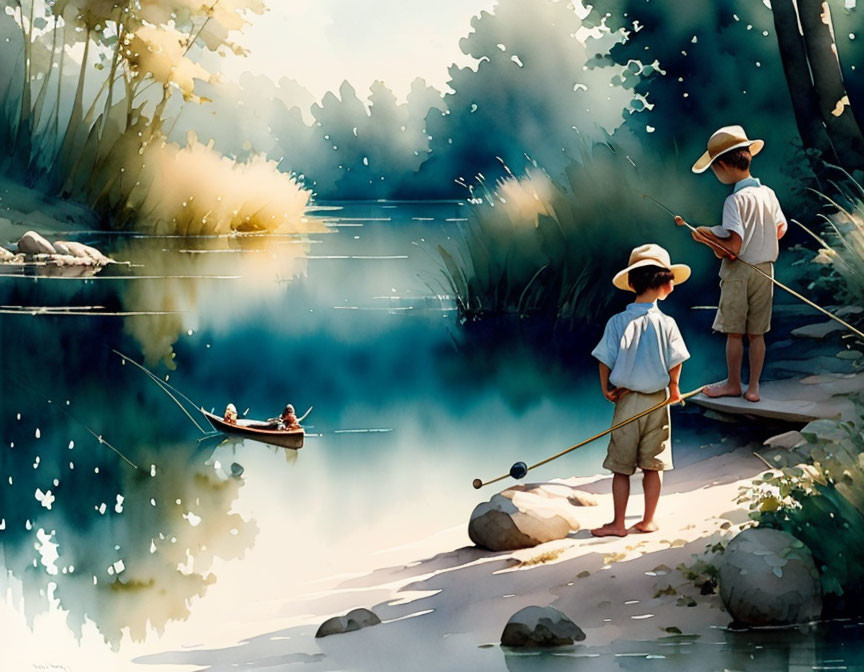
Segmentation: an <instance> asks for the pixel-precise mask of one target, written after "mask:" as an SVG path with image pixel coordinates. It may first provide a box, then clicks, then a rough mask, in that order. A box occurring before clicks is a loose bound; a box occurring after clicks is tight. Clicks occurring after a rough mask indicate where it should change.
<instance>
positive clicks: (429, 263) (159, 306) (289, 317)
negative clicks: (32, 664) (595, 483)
mask: <svg viewBox="0 0 864 672" xmlns="http://www.w3.org/2000/svg"><path fill="white" fill-rule="evenodd" d="M331 207H332V209H329V210H321V211H318V212H316V213H314V215H312V216H313V217H314V218H315V219H317V220H319V221H320V223H321V224H322V227H321V228H322V231H321V233H316V234H310V235H306V236H259V237H245V238H225V237H221V238H219V237H214V238H203V239H195V240H189V239H184V238H172V237H147V236H130V235H107V234H98V233H80V234H77V235H75V238H76V239H78V240H81V241H83V242H87V243H90V244H94V245H96V246H98V247H100V248H101V249H103V250H105V251H107V252H109V253H111V255H112V256H113V257H114V258H115V259H118V260H125V261H129V262H131V264H130V265H129V266H111V267H108V268H105V269H103V270H102V271H101V272H100V273H99V274H97V275H96V276H93V277H70V276H69V275H55V276H48V275H44V274H40V275H36V276H32V277H31V276H24V275H21V274H12V275H7V276H0V295H2V297H0V298H2V301H0V303H2V305H3V310H5V311H7V312H6V313H4V314H0V357H2V370H3V378H2V379H0V386H2V388H0V389H2V399H0V439H2V446H3V449H2V451H0V479H2V480H0V547H2V556H0V561H2V564H3V565H4V567H5V571H4V577H3V579H2V580H0V582H2V583H3V588H4V590H5V591H6V594H7V597H8V598H9V599H8V604H10V605H13V606H14V607H15V608H16V609H17V610H19V611H20V612H22V613H24V614H25V615H26V618H27V620H28V621H29V622H30V623H31V624H32V623H35V622H36V620H37V619H38V617H39V615H40V614H42V613H43V612H46V611H47V610H49V606H50V605H51V604H54V608H55V611H56V607H58V606H59V608H61V609H63V610H66V611H68V612H69V615H68V619H67V623H66V627H67V628H68V630H69V631H70V632H71V633H74V634H75V635H76V636H80V635H81V634H82V633H85V634H86V633H87V632H88V629H89V631H90V635H89V636H90V637H93V636H94V635H93V627H94V626H95V628H96V630H98V636H99V637H101V638H104V639H105V640H106V641H107V642H108V643H109V644H110V645H111V646H112V647H114V648H118V647H120V646H121V645H122V646H123V647H127V646H130V647H133V648H134V647H135V646H138V647H139V650H146V647H147V646H150V647H153V648H155V649H157V650H158V649H163V648H166V647H169V646H180V645H191V644H194V643H195V642H196V641H204V639H205V638H210V639H212V638H213V637H214V636H218V633H219V632H220V630H221V629H225V630H226V631H228V630H229V628H228V627H227V626H226V623H230V624H231V626H232V628H233V629H230V632H231V633H232V634H234V635H236V633H237V632H238V631H239V632H247V633H248V634H250V635H251V634H255V633H260V632H266V631H267V627H269V623H271V622H276V621H278V620H279V618H280V612H279V607H278V605H279V604H280V603H284V602H285V601H286V600H288V599H289V598H291V597H292V596H293V595H296V594H298V593H300V592H308V591H309V590H310V586H313V587H314V585H316V584H315V582H316V581H320V580H323V579H326V578H328V577H332V576H334V575H340V574H344V573H347V572H363V571H367V570H369V569H371V568H373V567H375V566H381V565H382V564H386V560H382V557H381V554H382V552H386V551H387V550H388V549H391V548H393V547H399V546H403V545H405V544H411V543H413V542H417V541H420V540H423V539H424V538H426V537H428V536H429V535H432V534H435V533H438V532H440V531H442V530H446V529H448V528H453V527H456V526H460V527H464V526H465V523H466V520H467V515H468V513H469V512H470V510H471V508H472V507H473V506H474V505H475V504H476V503H477V502H478V501H480V500H482V499H485V498H487V497H488V496H489V493H487V492H485V491H483V492H476V491H474V490H473V489H472V488H471V486H470V483H471V480H472V479H473V478H475V477H482V478H484V479H485V478H489V477H492V476H497V475H498V474H499V473H502V472H503V471H506V470H507V469H508V468H509V465H510V464H511V463H512V462H514V461H515V460H517V459H524V460H526V461H528V462H532V461H536V460H538V459H540V458H542V457H545V456H546V455H548V454H550V453H552V452H557V451H558V450H560V449H561V448H563V447H566V446H567V445H570V444H572V443H573V442H575V441H577V440H579V439H580V438H583V437H584V436H586V435H589V434H593V433H595V432H598V431H600V430H602V429H604V428H605V427H606V426H608V421H609V419H610V417H611V407H610V406H609V405H608V404H607V403H606V402H605V400H604V399H603V398H602V397H601V396H600V394H599V392H598V391H597V382H596V368H595V364H594V363H593V361H592V360H591V359H590V357H589V355H588V353H589V352H590V350H591V347H593V345H594V343H595V342H596V340H597V338H598V337H599V333H600V328H601V326H602V325H591V326H589V327H586V328H585V329H583V330H580V331H579V332H578V333H576V334H573V333H560V332H559V333H557V334H556V335H555V337H554V338H552V339H551V340H550V339H549V337H548V335H544V336H543V337H542V338H543V339H544V340H543V341H542V342H540V343H537V342H532V339H535V338H539V337H537V336H536V335H533V336H532V335H531V334H528V333H523V334H522V336H521V337H519V338H511V337H510V336H504V335H501V334H499V333H496V331H495V330H494V329H489V328H484V329H483V330H482V332H481V330H478V329H472V330H471V332H470V335H468V336H466V333H465V331H464V330H462V329H460V327H459V325H458V324H457V316H456V314H455V312H454V309H453V304H452V301H451V300H450V299H449V298H448V297H447V296H445V294H446V290H445V289H444V285H443V282H442V280H443V276H442V274H441V269H440V266H439V264H438V262H437V259H436V257H437V255H436V253H435V246H436V245H437V244H441V243H443V244H445V245H448V244H449V245H452V244H453V240H454V239H455V238H456V237H458V229H459V227H460V226H461V225H462V221H463V220H464V218H465V217H467V214H466V209H465V207H464V206H463V205H462V204H458V203H413V204H408V203H370V204H363V203H353V204H332V206H331ZM611 270H612V271H614V270H616V269H611ZM678 297H679V295H678V294H677V293H676V295H675V296H674V297H673V298H676V299H677V298H678ZM625 302H626V299H625V298H622V299H621V301H620V302H619V303H620V305H623V303H625ZM696 303H704V300H700V297H699V296H697V295H693V294H691V295H687V294H686V292H684V291H682V292H681V296H680V300H679V301H678V302H677V303H676V302H675V301H672V300H670V301H669V302H668V305H666V306H664V309H665V310H667V312H670V313H672V314H673V315H676V317H679V320H683V319H686V320H689V321H690V323H693V324H694V325H695V326H694V327H693V329H694V331H695V329H697V328H698V329H699V332H700V333H706V332H707V329H706V328H705V326H707V324H706V325H702V324H701V322H706V323H707V322H708V321H709V320H710V315H708V314H707V313H706V314H704V315H703V314H699V315H696V313H695V312H688V310H689V306H690V305H693V304H696ZM17 306H25V307H28V308H27V311H28V313H27V314H14V311H16V310H17V308H16V307H17ZM616 307H618V304H616ZM31 312H35V313H37V314H35V315H32V314H29V313H31ZM10 313H11V314H10ZM54 313H58V314H54ZM106 313H116V314H114V315H108V314H106ZM510 331H511V332H512V330H510ZM687 336H688V335H687V331H686V329H685V337H687ZM703 340H705V339H702V340H700V338H697V337H696V336H695V335H694V336H693V337H692V338H689V337H688V341H689V342H690V344H691V349H692V350H693V351H694V360H693V362H692V363H691V365H689V366H688V367H685V377H684V387H685V388H686V387H688V385H689V386H695V385H698V384H701V383H702V382H706V381H705V380H702V379H701V378H707V379H709V380H710V379H711V378H713V377H716V376H718V375H719V373H720V369H719V368H718V366H722V360H719V358H718V357H717V354H718V353H717V347H716V342H713V341H710V343H711V346H710V347H708V346H707V345H706V347H701V344H702V342H703ZM705 342H706V343H708V341H707V340H705ZM112 348H116V349H118V350H120V351H122V352H124V353H126V354H127V355H129V356H130V357H132V358H133V359H135V360H137V361H141V362H142V363H144V364H146V365H147V366H148V367H149V368H150V369H151V370H153V371H154V372H156V373H157V374H158V375H159V376H161V377H163V378H165V379H167V380H168V381H169V382H170V383H171V384H173V385H174V386H176V387H177V388H178V389H180V390H182V391H183V392H184V393H185V394H186V395H188V396H189V397H190V398H191V399H192V400H194V401H195V402H196V403H199V404H201V405H202V406H204V407H205V408H207V409H210V408H214V409H215V410H216V412H217V413H219V412H221V411H222V409H223V408H224V407H225V405H226V404H227V403H228V402H229V401H230V402H233V403H234V404H235V405H236V406H237V408H238V409H239V410H240V411H241V412H242V411H244V410H245V409H246V408H248V409H249V415H250V417H268V416H272V415H276V414H277V413H278V412H279V410H280V409H281V407H282V406H283V405H284V404H285V403H287V402H290V403H293V404H294V405H295V407H297V409H298V412H301V413H302V412H303V411H305V409H306V408H308V407H310V406H314V409H313V411H312V413H311V415H310V416H309V418H308V420H307V422H306V426H307V431H308V432H309V434H308V438H307V441H306V446H305V447H304V448H303V449H302V450H301V451H299V452H295V451H286V450H283V449H275V448H272V447H268V446H264V445H262V444H258V443H250V442H245V443H244V442H228V443H222V444H219V443H218V441H211V440H203V441H202V440H201V439H202V433H201V431H200V430H199V429H198V428H196V427H195V426H194V424H193V423H192V422H191V421H190V420H189V419H188V418H187V417H186V416H185V415H184V414H183V413H182V412H181V411H180V410H179V409H178V408H177V406H176V405H174V403H173V402H172V401H171V400H170V399H169V398H168V397H167V396H166V395H165V394H163V393H162V392H161V391H159V390H158V389H157V387H156V385H155V384H154V383H152V382H151V381H149V380H148V379H147V377H146V376H145V375H144V374H143V373H141V372H140V371H138V370H136V369H135V368H134V367H132V366H129V365H125V366H124V365H123V364H122V362H121V360H120V358H119V357H117V356H116V355H115V354H113V353H112ZM196 419H197V420H199V421H200V417H199V418H196ZM694 424H698V422H690V423H689V424H688V422H686V421H685V422H683V423H681V432H680V433H679V437H681V436H683V437H685V438H686V436H687V432H688V431H691V430H690V429H688V427H691V426H692V425H694ZM693 431H695V430H693ZM100 436H101V437H102V438H103V439H104V441H105V442H107V443H103V442H100V440H99V438H98V437H100ZM109 444H110V445H109ZM604 451H605V446H604V445H603V444H602V443H597V444H596V445H592V446H589V447H587V448H585V449H584V450H583V451H580V452H579V453H578V454H574V455H573V456H571V457H570V458H569V459H568V460H562V461H560V462H558V463H556V464H555V465H552V466H550V467H548V468H546V470H545V471H544V472H543V474H542V476H544V477H550V478H551V477H560V476H571V475H590V474H593V473H596V472H597V471H599V464H600V462H601V460H602V455H603V453H604ZM682 459H684V460H686V459H687V456H686V455H682ZM465 541H466V542H467V537H466V539H465ZM281 616H283V617H284V614H282V615H281ZM178 619H181V621H183V622H181V623H179V624H178V623H177V622H176V621H177V620H178ZM238 624H239V625H238ZM199 633H206V637H205V635H204V634H201V635H200V636H201V639H200V640H197V639H195V638H196V637H198V636H199ZM130 642H138V644H137V645H136V644H130ZM141 647H145V648H141ZM682 655H683V654H682ZM586 660H589V659H586ZM632 660H636V659H635V658H633V659H632ZM535 662H536V661H535ZM570 662H571V663H572V661H570ZM504 663H505V661H504V660H503V659H502V660H501V667H500V669H504V667H503V665H504ZM643 663H645V661H643ZM524 664H525V662H524V660H523V659H522V658H520V657H518V656H508V657H507V658H506V668H507V669H510V670H521V669H527V668H525V667H524ZM544 664H546V665H550V667H548V669H559V668H558V667H557V665H563V664H565V663H563V662H562V663H559V662H556V659H548V660H547V661H546V663H544ZM566 664H570V663H566ZM631 664H632V665H637V664H639V665H640V669H642V667H641V666H642V664H641V663H636V662H632V661H631V660H628V661H625V662H622V663H621V665H622V667H621V669H629V667H628V666H630V665H631ZM544 669H546V668H544ZM562 669H563V668H562ZM568 669H569V668H568ZM586 669H590V668H586ZM646 669H647V667H646ZM652 669H653V668H652ZM664 669H670V668H668V667H667V668H664ZM680 669H685V668H680Z"/></svg>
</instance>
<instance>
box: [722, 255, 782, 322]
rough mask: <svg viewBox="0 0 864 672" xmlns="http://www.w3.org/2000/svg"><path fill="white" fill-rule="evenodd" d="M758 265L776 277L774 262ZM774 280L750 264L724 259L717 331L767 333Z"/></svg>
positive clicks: (757, 266)
mask: <svg viewBox="0 0 864 672" xmlns="http://www.w3.org/2000/svg"><path fill="white" fill-rule="evenodd" d="M756 268H759V269H761V270H763V271H765V272H766V273H767V274H768V275H770V276H771V277H772V278H773V277H774V264H772V263H771V262H770V261H768V262H765V263H763V264H756ZM773 301H774V283H773V282H771V281H770V280H769V279H768V278H766V277H765V276H764V275H761V274H759V273H757V272H756V271H754V270H753V269H752V268H750V267H749V266H747V265H746V264H741V263H739V262H737V261H729V260H728V259H724V260H723V263H722V264H721V265H720V305H719V306H718V307H717V317H715V318H714V325H713V326H712V329H714V331H720V332H723V333H724V334H765V333H767V332H768V331H769V330H770V329H771V304H772V303H773Z"/></svg>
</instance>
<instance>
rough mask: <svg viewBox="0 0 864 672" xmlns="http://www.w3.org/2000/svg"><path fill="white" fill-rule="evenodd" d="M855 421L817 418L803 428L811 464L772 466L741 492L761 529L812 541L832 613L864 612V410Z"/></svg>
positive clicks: (858, 413) (751, 515)
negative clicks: (785, 533)
mask: <svg viewBox="0 0 864 672" xmlns="http://www.w3.org/2000/svg"><path fill="white" fill-rule="evenodd" d="M862 401H864V398H859V399H858V402H859V405H858V407H857V408H858V410H857V416H856V417H857V419H856V420H855V421H854V422H841V421H835V420H817V421H815V422H811V423H810V424H808V425H807V426H806V427H805V428H804V429H803V430H802V431H801V433H802V435H803V436H804V439H805V441H806V446H804V448H805V449H806V450H808V451H809V454H810V456H811V461H812V464H800V465H797V466H794V467H785V468H783V469H773V470H771V471H768V472H765V473H764V474H763V475H762V476H761V478H759V479H756V480H754V481H753V482H752V483H751V484H750V485H749V486H748V487H745V488H743V489H742V492H741V496H740V498H739V503H748V502H749V505H750V517H751V518H752V519H753V520H754V521H755V522H756V524H758V525H760V526H766V527H772V528H775V529H779V530H783V531H785V532H788V533H790V534H792V535H793V536H795V537H796V538H798V539H799V540H800V541H802V542H803V543H804V544H806V545H807V546H808V547H809V548H810V551H811V552H812V553H813V558H814V560H815V562H816V566H817V567H818V568H819V571H820V575H821V581H822V588H823V591H824V593H825V598H826V608H827V609H828V610H829V613H831V612H833V613H846V614H856V615H858V614H861V613H864V603H862V598H864V563H862V558H864V434H862V432H861V426H862V423H864V406H861V405H860V402H862Z"/></svg>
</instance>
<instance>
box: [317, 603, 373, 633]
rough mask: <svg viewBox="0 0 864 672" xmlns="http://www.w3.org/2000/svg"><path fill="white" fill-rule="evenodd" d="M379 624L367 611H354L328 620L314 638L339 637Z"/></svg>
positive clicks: (371, 613)
mask: <svg viewBox="0 0 864 672" xmlns="http://www.w3.org/2000/svg"><path fill="white" fill-rule="evenodd" d="M379 623H381V619H380V618H378V617H377V616H376V615H375V614H374V613H373V612H371V611H369V610H368V609H354V610H353V611H349V612H348V613H347V614H345V615H344V616H334V617H333V618H328V619H327V620H326V621H324V622H323V623H322V624H321V627H320V628H318V632H316V633H315V636H316V637H328V636H330V635H339V634H342V633H343V632H353V631H354V630H359V629H360V628H368V627H370V626H373V625H378V624H379Z"/></svg>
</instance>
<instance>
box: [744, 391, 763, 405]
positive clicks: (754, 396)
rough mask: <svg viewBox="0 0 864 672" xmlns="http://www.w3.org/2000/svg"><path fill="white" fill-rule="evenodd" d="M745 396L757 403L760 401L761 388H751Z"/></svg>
mask: <svg viewBox="0 0 864 672" xmlns="http://www.w3.org/2000/svg"><path fill="white" fill-rule="evenodd" d="M744 398H745V399H746V400H747V401H752V402H753V403H754V404H755V403H756V402H757V401H759V390H750V389H748V390H747V391H746V392H745V393H744Z"/></svg>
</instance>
